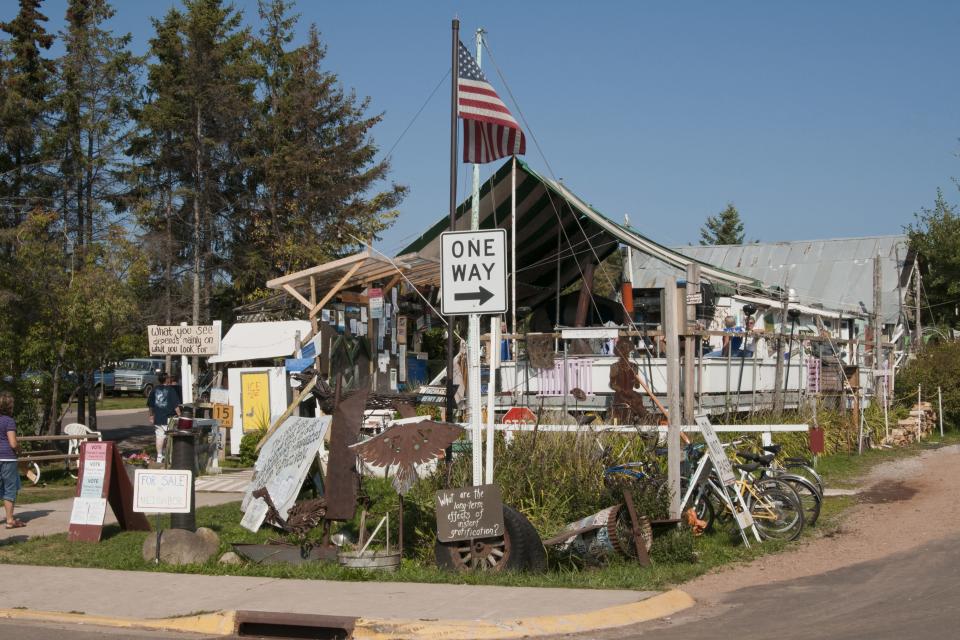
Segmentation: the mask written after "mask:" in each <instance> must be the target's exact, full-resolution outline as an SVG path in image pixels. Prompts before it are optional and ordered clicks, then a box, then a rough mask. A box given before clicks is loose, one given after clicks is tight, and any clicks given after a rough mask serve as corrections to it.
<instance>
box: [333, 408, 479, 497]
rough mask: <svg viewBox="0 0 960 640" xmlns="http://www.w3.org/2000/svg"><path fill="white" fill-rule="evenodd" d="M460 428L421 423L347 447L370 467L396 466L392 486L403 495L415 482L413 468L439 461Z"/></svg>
mask: <svg viewBox="0 0 960 640" xmlns="http://www.w3.org/2000/svg"><path fill="white" fill-rule="evenodd" d="M462 435H463V428H461V427H458V426H457V425H454V424H449V423H446V422H434V421H433V420H422V421H420V422H407V423H404V424H398V425H396V426H393V427H390V428H389V429H387V430H386V431H384V432H383V433H381V434H379V435H377V436H375V437H373V438H370V439H369V440H365V441H363V442H359V443H357V444H354V445H352V446H351V449H353V450H354V451H355V452H356V453H357V455H359V456H360V458H361V459H362V460H363V461H364V462H366V463H368V464H372V465H374V466H378V467H387V466H390V465H397V471H396V473H395V474H394V476H393V486H394V488H395V489H396V490H397V493H399V494H401V495H403V494H405V493H407V492H408V491H409V490H410V487H412V486H413V483H414V482H415V481H416V479H417V472H416V468H415V465H418V464H423V463H424V462H427V461H429V460H431V459H433V458H439V457H440V456H442V455H443V454H444V451H445V450H446V448H447V447H449V446H450V445H451V444H453V442H454V441H455V440H457V439H458V438H460V437H461V436H462Z"/></svg>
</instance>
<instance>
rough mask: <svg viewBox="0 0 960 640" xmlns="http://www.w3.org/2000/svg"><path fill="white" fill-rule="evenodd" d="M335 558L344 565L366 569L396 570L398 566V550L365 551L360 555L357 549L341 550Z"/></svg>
mask: <svg viewBox="0 0 960 640" xmlns="http://www.w3.org/2000/svg"><path fill="white" fill-rule="evenodd" d="M337 559H338V560H339V561H340V564H341V565H343V566H344V567H351V568H353V569H366V570H368V571H372V570H377V571H396V570H397V567H399V566H400V552H399V551H390V552H387V551H365V552H364V554H363V555H362V556H361V555H360V554H359V552H357V551H341V552H340V553H339V554H338V556H337Z"/></svg>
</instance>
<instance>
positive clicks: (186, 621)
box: [0, 609, 236, 636]
mask: <svg viewBox="0 0 960 640" xmlns="http://www.w3.org/2000/svg"><path fill="white" fill-rule="evenodd" d="M0 620H23V621H26V622H50V623H56V624H71V625H88V626H92V627H113V628H116V629H150V630H152V631H182V632H187V633H202V634H208V635H216V636H227V635H231V634H232V633H233V632H234V629H235V628H236V612H235V611H217V612H214V613H203V614H198V615H195V616H189V615H188V616H182V617H177V618H156V619H146V620H139V619H136V618H115V617H113V616H93V615H87V614H85V613H64V612H60V611H36V610H32V609H0Z"/></svg>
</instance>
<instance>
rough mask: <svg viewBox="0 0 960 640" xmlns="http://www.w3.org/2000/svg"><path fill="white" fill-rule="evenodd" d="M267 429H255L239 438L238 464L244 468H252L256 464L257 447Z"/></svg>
mask: <svg viewBox="0 0 960 640" xmlns="http://www.w3.org/2000/svg"><path fill="white" fill-rule="evenodd" d="M266 433H267V429H266V428H263V429H257V430H256V431H248V432H247V433H245V434H243V437H242V438H240V464H241V465H243V466H244V467H252V466H253V465H254V464H255V463H256V462H257V457H258V454H257V445H258V444H260V441H261V440H263V436H265V435H266Z"/></svg>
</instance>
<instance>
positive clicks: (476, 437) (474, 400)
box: [467, 29, 483, 486]
mask: <svg viewBox="0 0 960 640" xmlns="http://www.w3.org/2000/svg"><path fill="white" fill-rule="evenodd" d="M482 46H483V29H477V67H480V53H481V50H482ZM477 160H479V158H477ZM470 204H471V207H470V228H471V229H472V230H473V231H477V230H478V229H480V164H479V162H475V163H474V164H473V197H472V198H471V200H470ZM468 330H469V331H468V334H467V339H468V341H469V346H468V351H469V354H470V389H469V401H470V434H471V441H472V445H473V446H472V448H473V484H474V486H478V485H481V484H483V451H482V447H483V432H482V424H481V420H480V403H481V400H480V314H477V313H471V314H470V319H469V325H468Z"/></svg>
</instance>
